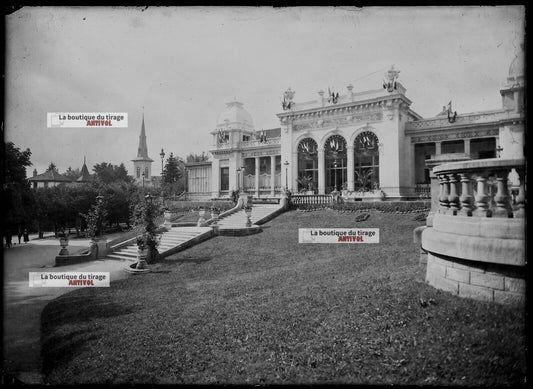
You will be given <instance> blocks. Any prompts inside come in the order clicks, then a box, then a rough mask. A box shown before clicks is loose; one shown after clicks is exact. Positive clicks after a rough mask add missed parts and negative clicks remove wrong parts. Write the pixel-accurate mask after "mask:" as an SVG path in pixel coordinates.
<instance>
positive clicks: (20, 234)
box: [4, 228, 30, 249]
mask: <svg viewBox="0 0 533 389" xmlns="http://www.w3.org/2000/svg"><path fill="white" fill-rule="evenodd" d="M4 235H5V246H4V247H5V248H7V249H9V248H11V247H12V245H13V242H12V240H13V239H12V237H13V235H14V234H13V233H11V232H10V231H7V232H6V233H5V234H4ZM17 238H18V241H19V244H21V242H20V240H21V239H23V240H24V243H28V242H29V241H30V237H29V235H28V230H27V229H24V231H23V230H21V229H20V228H19V230H18V231H17Z"/></svg>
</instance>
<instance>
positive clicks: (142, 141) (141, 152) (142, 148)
mask: <svg viewBox="0 0 533 389" xmlns="http://www.w3.org/2000/svg"><path fill="white" fill-rule="evenodd" d="M137 158H145V159H149V158H148V147H147V146H146V130H145V128H144V112H143V121H142V125H141V135H140V136H139V148H138V149H137Z"/></svg>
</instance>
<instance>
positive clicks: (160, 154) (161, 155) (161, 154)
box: [159, 148, 165, 179]
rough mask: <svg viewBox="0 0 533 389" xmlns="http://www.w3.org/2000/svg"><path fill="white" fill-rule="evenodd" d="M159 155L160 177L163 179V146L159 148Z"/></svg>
mask: <svg viewBox="0 0 533 389" xmlns="http://www.w3.org/2000/svg"><path fill="white" fill-rule="evenodd" d="M159 156H160V157H161V179H163V159H164V158H165V150H163V148H161V153H159Z"/></svg>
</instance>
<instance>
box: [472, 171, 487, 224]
mask: <svg viewBox="0 0 533 389" xmlns="http://www.w3.org/2000/svg"><path fill="white" fill-rule="evenodd" d="M476 181H477V194H476V197H475V200H476V210H475V211H474V215H475V216H480V217H487V216H488V215H489V212H490V211H489V202H488V200H489V196H487V193H486V184H487V179H486V178H485V177H483V176H481V175H479V176H478V177H477V178H476Z"/></svg>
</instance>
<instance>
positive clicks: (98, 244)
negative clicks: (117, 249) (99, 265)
mask: <svg viewBox="0 0 533 389" xmlns="http://www.w3.org/2000/svg"><path fill="white" fill-rule="evenodd" d="M89 245H90V247H91V252H92V253H94V256H95V259H102V258H105V256H106V254H107V239H106V238H105V237H103V236H94V237H92V238H91V242H90V244H89Z"/></svg>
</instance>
